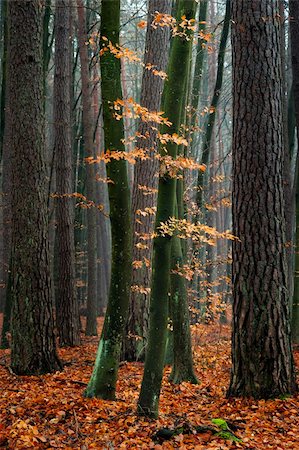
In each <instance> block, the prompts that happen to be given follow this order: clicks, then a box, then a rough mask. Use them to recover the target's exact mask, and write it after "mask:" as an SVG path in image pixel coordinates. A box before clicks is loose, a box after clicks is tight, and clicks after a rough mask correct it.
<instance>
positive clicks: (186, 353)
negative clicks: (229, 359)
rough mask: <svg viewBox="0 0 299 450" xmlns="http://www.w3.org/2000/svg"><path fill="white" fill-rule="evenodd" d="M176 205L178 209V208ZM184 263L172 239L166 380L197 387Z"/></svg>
mask: <svg viewBox="0 0 299 450" xmlns="http://www.w3.org/2000/svg"><path fill="white" fill-rule="evenodd" d="M179 203H180V207H178V204H179ZM176 206H177V207H176V217H177V218H179V219H183V218H184V212H183V182H182V180H177V205H176ZM184 263H185V257H184V254H183V251H182V242H181V239H179V238H178V237H177V236H174V237H173V239H172V244H171V269H172V271H171V275H170V283H171V298H170V302H171V309H172V315H171V316H172V323H173V357H174V358H173V368H172V372H171V374H170V380H171V381H172V382H173V383H176V384H179V383H181V382H182V381H188V382H190V383H195V384H196V383H197V378H196V376H195V374H194V370H193V359H192V344H191V332H190V318H189V308H188V297H187V281H186V279H185V278H184V277H183V276H182V274H180V273H179V271H180V270H182V267H183V265H184Z"/></svg>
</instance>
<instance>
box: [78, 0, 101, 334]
mask: <svg viewBox="0 0 299 450" xmlns="http://www.w3.org/2000/svg"><path fill="white" fill-rule="evenodd" d="M77 10H78V41H79V53H80V61H81V83H82V105H83V111H82V112H83V137H84V149H85V157H90V156H91V157H93V156H94V142H93V130H94V120H93V111H92V102H91V99H92V93H91V83H90V75H89V60H88V52H87V46H86V42H87V41H88V38H87V35H86V24H85V8H84V6H83V1H82V0H77ZM86 196H87V199H88V200H89V201H92V202H94V201H95V166H94V164H88V163H87V164H86ZM96 213H97V212H96V209H95V208H94V207H92V206H91V207H89V208H88V210H87V241H88V242H87V258H88V286H87V320H86V334H87V336H96V335H97V234H96Z"/></svg>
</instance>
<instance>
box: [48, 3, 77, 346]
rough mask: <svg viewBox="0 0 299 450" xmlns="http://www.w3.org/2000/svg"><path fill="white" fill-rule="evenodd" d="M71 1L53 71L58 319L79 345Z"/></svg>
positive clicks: (61, 9)
mask: <svg viewBox="0 0 299 450" xmlns="http://www.w3.org/2000/svg"><path fill="white" fill-rule="evenodd" d="M70 7H71V6H70V1H69V0H56V14H55V60H54V64H55V73H54V154H55V159H56V193H57V200H56V227H57V228H56V239H57V264H58V286H57V294H56V322H57V329H58V335H59V343H60V345H67V346H73V345H79V343H80V330H79V312H78V303H77V298H76V287H75V241H74V200H73V198H72V196H71V194H72V193H73V154H72V145H71V123H70V120H71V98H70V94H71V88H70V85H71V79H70V76H69V75H70V52H69V50H70V43H69V40H70Z"/></svg>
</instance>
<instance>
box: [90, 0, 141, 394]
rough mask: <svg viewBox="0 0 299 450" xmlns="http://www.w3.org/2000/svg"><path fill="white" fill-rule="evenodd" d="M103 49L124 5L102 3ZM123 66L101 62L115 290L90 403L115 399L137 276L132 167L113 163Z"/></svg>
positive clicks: (120, 130)
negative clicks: (115, 111) (133, 277)
mask: <svg viewBox="0 0 299 450" xmlns="http://www.w3.org/2000/svg"><path fill="white" fill-rule="evenodd" d="M101 19H102V21H101V37H102V41H101V43H102V45H103V47H105V46H106V44H107V40H105V39H108V41H110V42H111V43H112V45H115V44H119V24H120V1H119V0H115V1H113V2H111V1H110V0H103V1H102V15H101ZM120 70H121V67H120V60H119V59H117V58H115V57H114V55H113V54H112V53H110V52H109V51H106V52H105V53H104V54H103V55H102V57H101V75H102V78H101V81H102V85H101V87H102V98H103V119H104V135H105V150H106V151H107V150H110V152H111V153H112V155H111V156H112V157H111V161H110V162H109V163H108V164H107V175H108V178H109V179H110V180H111V181H112V183H109V200H110V221H111V233H112V270H111V285H110V293H109V300H108V305H107V311H106V316H105V322H104V327H103V331H102V335H101V339H100V343H99V348H98V352H97V357H96V362H95V366H94V370H93V373H92V376H91V379H90V381H89V384H88V386H87V389H86V391H85V395H86V396H87V397H99V398H103V399H114V398H115V388H116V381H117V375H118V367H119V358H120V351H121V343H122V338H123V333H124V329H125V324H126V319H127V313H128V306H129V296H130V286H131V271H132V229H131V216H130V188H129V183H128V174H127V164H126V161H124V160H123V159H121V160H117V159H114V158H113V153H114V152H115V151H118V150H121V151H124V150H125V148H124V144H123V138H124V127H123V121H122V120H120V121H116V120H115V118H114V115H113V111H111V104H113V102H114V101H116V100H117V99H121V98H122V91H121V78H120V76H121V74H120Z"/></svg>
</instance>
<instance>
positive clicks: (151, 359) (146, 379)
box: [137, 0, 196, 417]
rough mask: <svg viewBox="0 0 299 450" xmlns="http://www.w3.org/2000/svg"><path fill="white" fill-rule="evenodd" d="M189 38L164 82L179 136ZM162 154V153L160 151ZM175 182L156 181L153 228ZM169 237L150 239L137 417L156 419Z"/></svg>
mask: <svg viewBox="0 0 299 450" xmlns="http://www.w3.org/2000/svg"><path fill="white" fill-rule="evenodd" d="M195 3H196V2H195V1H191V0H179V2H178V5H177V19H178V20H180V18H181V17H182V16H186V18H187V19H189V20H190V19H192V18H194V16H195ZM191 44H192V39H189V40H187V39H186V38H184V37H183V38H181V37H178V36H176V37H175V38H174V41H173V43H172V47H171V54H170V60H169V64H168V71H167V73H168V80H167V82H166V83H165V88H164V94H163V95H165V100H164V107H165V108H164V109H165V115H166V117H168V118H169V120H170V122H172V125H171V127H169V128H168V129H167V131H166V130H163V131H164V132H168V133H170V134H172V133H179V129H180V117H181V109H182V104H183V102H184V99H185V89H184V87H185V85H186V84H185V82H186V77H187V74H188V65H189V59H190V57H191ZM177 150H178V149H177V145H176V144H175V143H173V142H172V143H169V144H168V145H167V154H168V155H170V156H171V157H172V158H174V159H175V158H176V156H177ZM162 155H165V150H163V149H162ZM175 195H176V179H175V178H173V177H171V176H170V175H169V174H168V173H165V174H163V175H161V176H160V178H159V188H158V204H157V205H158V206H157V216H156V229H158V227H159V225H160V223H161V222H167V220H169V218H170V217H173V215H174V208H175ZM171 241H172V239H171V236H168V235H167V236H165V237H163V236H162V235H161V234H159V233H158V235H157V237H155V239H154V257H153V267H154V272H153V277H152V278H153V279H152V291H151V301H150V327H149V339H148V349H147V353H146V358H145V367H144V375H143V380H142V386H141V392H140V396H139V400H138V407H137V408H138V414H140V415H145V416H152V417H156V416H157V415H158V407H159V397H160V390H161V383H162V376H163V367H164V357H165V344H166V337H167V320H168V293H169V273H170V252H171Z"/></svg>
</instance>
